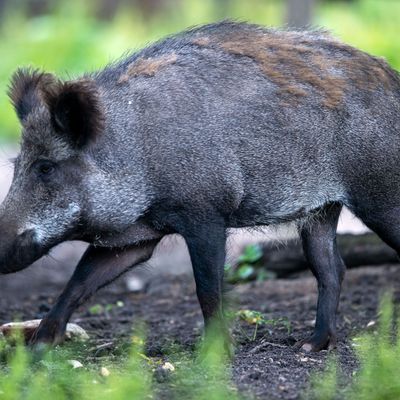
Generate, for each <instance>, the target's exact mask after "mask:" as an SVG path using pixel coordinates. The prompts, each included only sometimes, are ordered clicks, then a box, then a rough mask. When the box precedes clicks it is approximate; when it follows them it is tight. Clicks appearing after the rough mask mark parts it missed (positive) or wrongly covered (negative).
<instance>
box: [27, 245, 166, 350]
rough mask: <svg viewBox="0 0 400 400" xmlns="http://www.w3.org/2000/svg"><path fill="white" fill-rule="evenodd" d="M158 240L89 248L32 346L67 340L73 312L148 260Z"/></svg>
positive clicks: (37, 331) (47, 316)
mask: <svg viewBox="0 0 400 400" xmlns="http://www.w3.org/2000/svg"><path fill="white" fill-rule="evenodd" d="M158 242H159V239H157V240H152V241H148V242H145V243H143V244H140V245H135V246H131V247H128V248H123V249H122V248H106V247H94V246H92V245H91V246H89V248H88V249H87V251H86V252H85V254H84V255H83V257H82V259H81V260H80V262H79V264H78V266H77V267H76V269H75V272H74V274H73V275H72V278H71V279H70V281H69V282H68V284H67V286H66V288H65V289H64V291H63V293H62V294H61V296H60V297H59V298H58V300H57V302H56V304H55V305H54V306H53V308H52V309H51V310H50V311H49V313H48V314H47V315H46V316H45V317H44V319H43V320H42V321H41V323H40V325H39V327H38V328H37V330H36V331H35V332H34V334H33V336H32V338H31V340H30V343H31V344H36V343H49V344H57V343H60V342H61V341H62V340H63V339H64V334H65V329H66V326H67V322H68V320H69V319H70V317H71V315H72V313H73V312H74V311H75V310H76V308H77V307H79V306H80V305H81V304H82V303H84V302H85V301H86V300H87V299H88V298H89V297H90V296H92V295H93V294H94V293H95V292H96V291H97V290H98V289H100V288H102V287H103V286H106V285H107V284H109V283H110V282H112V281H113V280H115V279H116V278H118V277H119V276H120V275H121V274H123V273H124V272H125V271H127V270H128V269H129V268H131V267H132V266H134V265H135V264H138V263H140V262H143V261H146V260H148V259H149V258H150V257H151V255H152V253H153V250H154V248H155V246H156V245H157V243H158Z"/></svg>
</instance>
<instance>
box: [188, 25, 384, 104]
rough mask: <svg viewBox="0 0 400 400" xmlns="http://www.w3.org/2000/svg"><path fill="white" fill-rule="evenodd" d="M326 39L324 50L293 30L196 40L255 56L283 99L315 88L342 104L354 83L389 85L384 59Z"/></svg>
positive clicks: (365, 86)
mask: <svg viewBox="0 0 400 400" xmlns="http://www.w3.org/2000/svg"><path fill="white" fill-rule="evenodd" d="M204 39H207V40H204ZM325 40H326V43H327V44H328V45H329V46H330V48H331V50H324V49H321V48H320V47H319V44H318V43H315V42H314V41H313V39H312V38H310V39H308V38H301V37H299V36H298V35H296V33H290V32H287V33H273V32H271V33H264V32H260V31H258V32H251V33H249V32H248V31H247V32H241V31H239V32H237V33H236V34H234V35H229V36H225V35H215V36H214V37H212V39H210V38H199V39H196V41H193V43H195V44H197V45H202V46H205V47H207V46H213V47H220V48H222V49H223V50H224V51H226V52H228V53H231V54H235V55H239V56H245V57H249V58H251V59H253V60H255V61H256V62H257V64H258V66H259V67H260V69H261V71H262V72H263V73H264V74H265V75H266V76H267V77H268V78H269V79H270V80H271V81H272V83H274V84H275V85H277V86H278V87H279V91H280V93H281V95H282V96H283V97H289V98H295V99H296V98H297V99H299V98H301V97H304V96H306V95H307V94H308V93H309V89H310V88H314V89H315V90H317V91H318V92H319V93H320V94H321V96H322V97H323V100H322V103H323V105H325V106H326V107H328V108H336V107H338V106H339V105H340V104H341V102H342V100H343V97H344V94H345V92H346V90H347V89H348V88H349V86H350V85H356V86H357V87H358V88H360V89H363V90H371V91H372V90H376V89H377V88H379V87H385V88H388V87H390V84H391V74H390V73H389V72H390V67H389V66H388V65H387V64H386V63H385V62H384V61H382V60H380V59H377V58H375V57H372V56H370V55H368V54H366V53H363V52H362V51H359V50H357V49H355V48H353V47H351V46H348V45H345V44H343V43H340V42H336V41H334V40H333V39H330V38H329V37H328V36H327V37H326V39H325ZM332 50H338V51H340V53H341V54H340V56H333V55H330V54H333V53H332ZM286 100H287V99H286Z"/></svg>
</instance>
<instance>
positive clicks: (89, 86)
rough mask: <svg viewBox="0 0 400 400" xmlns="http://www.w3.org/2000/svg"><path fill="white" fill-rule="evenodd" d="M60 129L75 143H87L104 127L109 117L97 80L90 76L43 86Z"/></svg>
mask: <svg viewBox="0 0 400 400" xmlns="http://www.w3.org/2000/svg"><path fill="white" fill-rule="evenodd" d="M43 98H44V102H45V103H46V105H47V106H48V108H49V111H50V115H51V121H52V124H53V126H54V127H55V129H56V131H57V132H58V133H60V134H62V135H66V136H67V137H68V140H69V141H70V142H71V144H72V145H74V146H76V147H81V146H84V145H86V144H87V143H89V142H90V141H92V140H95V139H96V137H97V136H98V135H99V134H100V133H101V132H102V131H103V129H104V124H105V118H104V111H103V108H102V105H101V102H100V93H99V91H98V89H97V86H96V83H95V82H94V81H93V80H92V79H89V78H85V79H81V80H77V81H69V82H61V81H59V82H58V83H57V84H56V85H51V86H49V87H47V88H45V89H44V90H43Z"/></svg>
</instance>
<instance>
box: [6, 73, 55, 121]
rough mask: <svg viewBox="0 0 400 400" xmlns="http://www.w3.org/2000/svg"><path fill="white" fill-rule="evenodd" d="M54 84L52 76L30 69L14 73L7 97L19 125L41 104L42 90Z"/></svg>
mask: <svg viewBox="0 0 400 400" xmlns="http://www.w3.org/2000/svg"><path fill="white" fill-rule="evenodd" d="M56 82H57V78H56V77H55V76H54V75H52V74H48V73H45V72H41V71H39V70H35V69H31V68H19V69H18V70H17V71H15V72H14V74H13V76H12V78H11V83H10V85H9V87H8V96H9V98H10V100H11V103H12V105H13V106H14V109H15V112H16V113H17V116H18V118H19V120H20V121H21V123H23V122H24V121H25V119H26V117H27V116H28V115H29V114H30V113H31V112H32V110H33V109H34V108H36V107H39V106H40V104H41V103H42V100H41V97H40V93H41V90H42V88H45V87H49V86H51V85H53V84H55V83H56Z"/></svg>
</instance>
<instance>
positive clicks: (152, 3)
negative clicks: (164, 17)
mask: <svg viewBox="0 0 400 400" xmlns="http://www.w3.org/2000/svg"><path fill="white" fill-rule="evenodd" d="M135 3H136V5H137V6H138V7H139V8H140V11H141V12H142V14H143V16H144V18H146V19H150V18H152V17H153V16H155V15H156V14H158V13H160V12H161V11H162V10H163V9H164V6H165V4H166V3H167V1H166V0H135Z"/></svg>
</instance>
